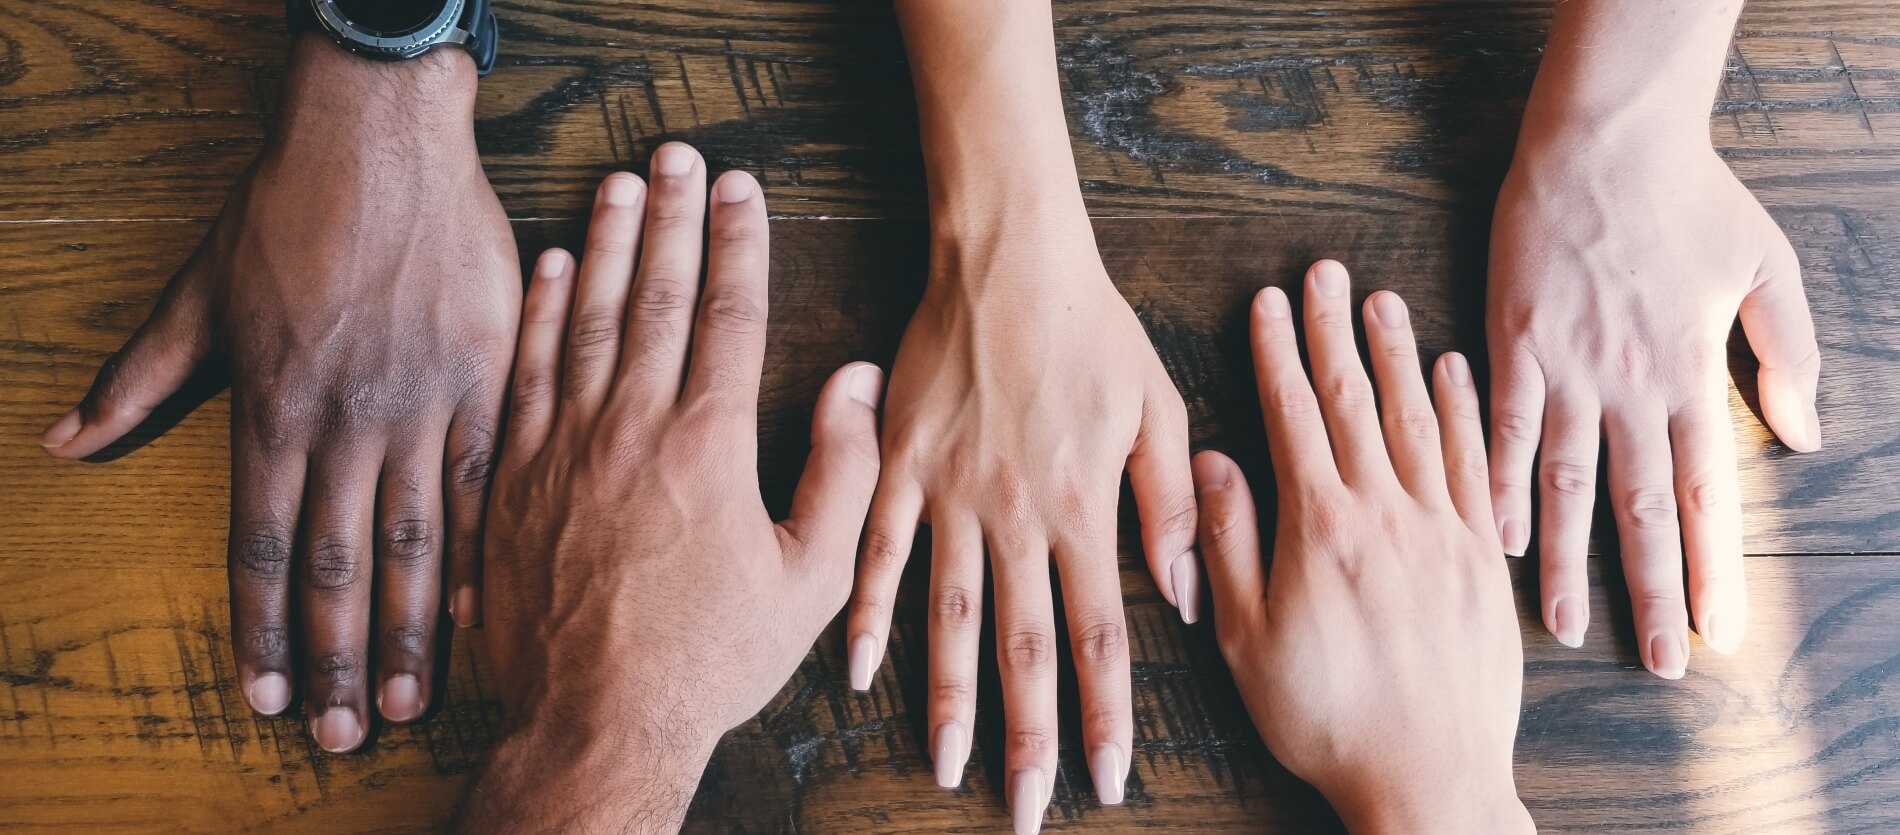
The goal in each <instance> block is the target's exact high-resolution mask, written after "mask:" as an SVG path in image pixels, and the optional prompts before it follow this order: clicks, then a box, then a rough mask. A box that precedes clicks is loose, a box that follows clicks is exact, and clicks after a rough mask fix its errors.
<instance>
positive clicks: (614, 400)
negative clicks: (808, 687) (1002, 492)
mask: <svg viewBox="0 0 1900 835" xmlns="http://www.w3.org/2000/svg"><path fill="white" fill-rule="evenodd" d="M651 176H652V185H651V189H650V193H649V190H648V189H647V188H645V187H643V186H642V183H641V181H640V180H639V178H637V177H635V176H633V175H631V174H615V175H613V176H611V177H609V178H607V180H606V181H605V182H604V183H603V184H602V186H601V189H600V193H599V198H598V199H597V201H596V203H595V210H594V218H593V222H592V225H591V227H590V229H589V231H588V237H587V249H586V251H585V253H584V255H583V257H582V259H581V263H580V264H579V266H578V271H577V269H576V265H575V263H574V259H572V258H571V257H569V256H568V255H567V254H566V253H564V252H561V251H559V250H550V251H548V252H547V253H544V254H543V255H542V257H541V259H540V261H539V263H538V265H537V267H536V270H535V276H534V281H533V284H532V286H531V287H530V288H529V291H528V297H527V302H526V305H525V312H524V316H523V325H522V334H521V344H520V348H519V358H518V359H517V361H516V365H515V376H514V391H513V395H512V400H511V402H510V408H511V414H510V418H509V426H508V435H507V441H506V443H505V445H504V448H503V450H502V454H501V458H500V463H499V466H498V468H497V470H496V475H495V483H494V495H493V499H492V501H491V502H490V507H489V524H488V548H487V558H488V562H487V571H486V577H487V581H486V583H485V586H484V588H485V590H486V600H485V601H484V608H485V611H486V612H487V617H486V620H487V625H488V629H487V631H488V636H489V644H488V647H489V651H490V654H491V656H492V657H493V660H494V665H495V672H496V676H497V678H498V679H499V680H500V681H501V682H502V686H501V697H502V702H503V707H504V709H505V710H506V711H507V714H508V723H509V728H510V731H509V735H508V738H507V739H506V740H505V741H504V742H503V743H502V745H501V746H500V747H499V748H498V750H497V753H496V755H495V765H494V766H493V767H491V769H490V772H489V775H488V776H486V777H484V782H483V786H484V787H485V788H486V789H488V790H489V795H488V797H487V799H484V800H482V801H481V802H480V803H478V804H476V805H477V808H476V810H475V811H474V812H473V813H471V820H472V821H473V822H474V823H471V824H470V826H471V828H476V829H493V830H505V829H508V828H510V827H511V826H516V825H522V824H523V823H524V822H526V823H528V824H531V825H532V828H535V829H561V828H566V827H568V826H572V827H574V828H579V829H585V828H586V826H587V823H588V822H590V821H599V820H614V821H615V822H616V824H615V827H614V828H615V829H620V828H623V827H624V826H626V821H628V820H631V821H633V822H634V824H635V825H634V828H635V829H640V830H643V831H644V830H646V829H650V828H652V829H666V828H667V827H669V826H672V827H676V826H677V825H678V817H679V815H682V814H684V811H685V808H686V801H687V800H690V798H691V796H692V790H693V787H694V786H695V785H696V784H697V782H698V778H699V772H700V769H701V768H702V767H703V766H704V764H705V762H706V758H707V757H709V756H710V755H711V752H712V748H713V745H714V743H716V742H717V741H718V739H719V737H720V735H722V734H723V733H724V732H725V731H727V730H728V729H730V728H731V727H733V726H734V725H736V724H738V723H739V722H741V721H744V720H745V719H746V718H748V717H750V716H752V715H753V714H754V713H756V712H758V710H759V709H760V708H761V707H763V706H764V705H765V703H766V702H767V701H768V700H769V699H771V697H772V696H773V695H774V694H776V693H777V692H778V691H779V689H780V688H781V687H783V686H784V684H785V681H786V679H788V678H789V677H790V676H791V675H792V673H793V672H794V671H795V670H796V669H797V667H798V664H799V662H800V661H801V660H802V659H803V658H804V657H805V655H806V653H807V652H808V651H809V649H810V647H811V644H812V641H813V640H815V639H816V638H817V636H818V633H819V632H820V631H821V630H822V629H823V628H824V626H825V624H826V623H827V622H829V621H830V619H831V618H832V616H833V615H835V614H836V613H837V611H838V610H839V608H840V607H842V606H843V604H844V601H845V598H846V596H847V594H848V593H849V589H850V584H851V565H852V556H853V553H854V550H855V548H856V545H857V541H858V532H859V530H860V527H861V526H862V525H863V522H864V515H865V510H866V508H867V507H868V505H869V503H870V498H871V492H872V490H873V489H874V487H875V485H876V482H877V460H878V459H877V419H876V403H877V401H878V397H879V395H880V392H881V389H882V385H883V380H882V374H881V373H880V372H879V371H878V369H877V368H876V367H875V366H871V365H867V364H861V363H860V364H853V365H850V366H846V367H845V368H843V369H841V370H840V371H839V372H838V373H837V374H835V375H833V377H832V379H831V381H830V383H829V384H828V385H826V387H825V389H824V391H823V393H822V394H821V395H820V396H819V402H818V408H817V412H816V415H815V417H814V418H813V428H812V453H811V459H810V462H809V464H808V466H807V468H806V472H805V477H804V479H803V480H802V482H801V483H800V485H799V488H798V491H797V493H796V495H795V496H794V498H793V503H792V511H791V518H790V519H788V520H787V521H785V522H783V523H781V524H777V525H775V524H773V523H772V519H771V518H770V517H769V516H768V515H767V513H766V510H765V507H764V504H763V502H762V500H761V499H760V496H759V483H758V470H757V461H758V455H757V445H758V441H757V435H758V427H757V415H758V392H759V376H760V372H761V367H762V365H763V363H764V358H765V337H766V328H765V323H766V273H767V265H768V260H767V227H766V214H765V201H764V198H763V196H762V195H761V194H760V192H759V188H758V185H757V183H755V182H754V181H753V179H752V178H751V177H749V176H747V175H746V174H745V173H743V172H727V173H726V174H725V175H724V176H722V177H720V179H719V181H718V182H717V183H716V184H715V185H714V186H713V189H712V193H711V200H710V203H711V208H710V223H709V228H710V233H708V232H707V231H706V230H707V229H708V222H707V219H708V208H707V204H708V197H707V189H706V166H705V163H704V162H703V160H701V159H700V157H699V154H697V153H696V152H694V151H693V149H691V148H689V147H687V146H685V145H681V144H678V143H669V144H667V145H664V146H662V147H661V148H660V149H659V150H658V151H657V152H656V154H655V155H654V162H653V167H652V175H651ZM702 236H704V237H705V238H709V239H710V241H711V249H710V252H708V253H706V254H705V256H704V257H703V259H702V254H701V252H702V245H701V241H702ZM636 251H637V252H639V253H640V258H639V263H638V268H637V273H636V265H635V259H634V253H635V252H636ZM702 260H703V263H704V266H705V275H706V279H705V288H704V291H703V293H702V292H701V290H700V287H699V275H700V270H701V264H702ZM577 272H578V276H577ZM695 307H697V311H698V312H697V316H695V313H694V310H695ZM689 353H690V361H689V359H688V357H689ZM478 794H479V792H478ZM630 805H631V806H632V807H634V808H633V809H631V812H633V813H634V814H629V811H630V810H629V808H628V807H629V806H630ZM538 815H548V816H552V817H545V818H542V817H537V816H538ZM554 821H563V822H564V823H563V824H562V825H556V824H555V823H554Z"/></svg>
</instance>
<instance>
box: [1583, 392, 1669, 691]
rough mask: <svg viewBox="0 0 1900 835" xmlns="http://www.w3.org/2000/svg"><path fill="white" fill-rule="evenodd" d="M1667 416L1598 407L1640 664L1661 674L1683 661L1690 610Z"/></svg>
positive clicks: (1642, 409) (1655, 410)
mask: <svg viewBox="0 0 1900 835" xmlns="http://www.w3.org/2000/svg"><path fill="white" fill-rule="evenodd" d="M1666 421H1667V415H1666V414H1665V413H1664V410H1663V408H1662V407H1661V406H1660V405H1656V406H1654V407H1653V408H1646V407H1644V406H1634V407H1632V406H1627V405H1626V406H1623V407H1621V408H1616V409H1608V410H1605V412H1604V421H1603V424H1604V436H1605V438H1606V439H1607V440H1608V441H1609V453H1610V503H1611V505H1612V507H1613V509H1614V510H1615V513H1616V533H1617V540H1618V541H1619V542H1620V543H1621V545H1622V552H1623V576H1624V579H1626V580H1627V581H1628V582H1629V589H1630V603H1631V606H1632V608H1634V609H1635V615H1636V634H1637V636H1638V640H1639V642H1640V643H1639V644H1638V648H1639V650H1640V652H1641V654H1642V657H1643V664H1644V665H1645V666H1647V667H1649V669H1650V671H1651V672H1653V673H1655V674H1656V675H1659V676H1662V677H1663V678H1672V679H1673V678H1681V677H1682V675H1683V673H1684V672H1686V671H1687V670H1688V667H1689V614H1688V607H1687V605H1686V604H1685V603H1684V600H1683V590H1682V537H1681V534H1680V532H1679V529H1678V527H1677V524H1676V490H1675V478H1674V472H1673V470H1672V466H1671V464H1670V460H1671V457H1670V449H1669V435H1668V432H1667V429H1666V427H1667V422H1666Z"/></svg>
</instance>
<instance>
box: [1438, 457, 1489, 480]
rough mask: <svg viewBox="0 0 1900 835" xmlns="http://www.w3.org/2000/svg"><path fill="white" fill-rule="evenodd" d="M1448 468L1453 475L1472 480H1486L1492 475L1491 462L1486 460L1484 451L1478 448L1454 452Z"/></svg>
mask: <svg viewBox="0 0 1900 835" xmlns="http://www.w3.org/2000/svg"><path fill="white" fill-rule="evenodd" d="M1446 469H1447V470H1449V471H1450V473H1451V475H1453V476H1455V477H1457V478H1459V479H1465V480H1470V481H1484V480H1485V479H1487V478H1490V476H1491V467H1490V464H1489V462H1487V461H1485V458H1484V451H1483V450H1478V449H1468V450H1461V451H1459V452H1456V453H1453V454H1452V456H1451V460H1450V463H1449V465H1448V466H1447V467H1446Z"/></svg>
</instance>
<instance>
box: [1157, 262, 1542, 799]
mask: <svg viewBox="0 0 1900 835" xmlns="http://www.w3.org/2000/svg"><path fill="white" fill-rule="evenodd" d="M1349 298H1350V293H1349V292H1348V278H1347V275H1346V270H1345V268H1344V267H1341V266H1340V265H1339V264H1338V263H1335V262H1332V261H1322V262H1320V263H1318V264H1315V265H1314V266H1313V268H1312V269H1311V270H1310V271H1308V273H1307V278H1306V293H1305V299H1306V304H1305V317H1306V346H1307V352H1308V354H1309V355H1310V357H1311V360H1312V383H1311V384H1309V383H1308V381H1307V375H1306V373H1305V372H1304V371H1303V370H1302V368H1301V365H1300V352H1299V346H1298V345H1297V344H1296V343H1295V334H1294V327H1293V317H1292V314H1291V311H1290V307H1289V305H1288V303H1287V298H1286V295H1285V294H1284V293H1282V292H1280V290H1279V289H1278V288H1269V289H1267V290H1265V291H1263V292H1261V293H1260V294H1259V296H1258V297H1256V299H1255V302H1254V307H1253V352H1254V369H1255V374H1256V375H1257V376H1258V379H1259V384H1260V405H1261V410H1262V411H1263V412H1264V413H1265V415H1266V421H1267V439H1268V444H1269V447H1270V449H1271V453H1272V458H1273V471H1274V479H1275V482H1276V486H1277V487H1278V493H1279V513H1278V520H1279V523H1278V529H1277V531H1276V532H1275V536H1274V543H1273V560H1272V567H1271V571H1270V572H1269V571H1268V569H1267V567H1266V566H1265V565H1263V563H1262V560H1261V552H1260V535H1259V530H1258V523H1257V522H1256V512H1255V507H1254V502H1253V498H1252V495H1251V493H1250V492H1249V490H1248V487H1247V483H1246V480H1245V478H1244V477H1243V476H1242V475H1241V473H1240V470H1239V468H1238V467H1236V466H1234V463H1233V462H1232V461H1230V460H1228V459H1227V458H1226V457H1225V456H1222V455H1220V454H1219V453H1215V452H1205V453H1202V454H1201V455H1200V456H1199V457H1198V458H1196V460H1195V484H1196V488H1197V490H1198V492H1199V494H1200V507H1201V526H1202V527H1201V545H1202V548H1203V550H1204V553H1205V554H1206V556H1207V569H1208V578H1209V581H1210V583H1211V585H1212V587H1213V592H1214V625H1215V629H1216V631H1217V633H1218V634H1219V636H1220V645H1221V652H1222V654H1223V655H1225V656H1226V658H1227V663H1228V664H1229V665H1230V666H1231V667H1232V668H1233V672H1234V681H1235V683H1237V684H1238V685H1239V686H1240V692H1241V696H1242V698H1243V699H1244V700H1245V701H1246V704H1247V711H1248V713H1249V714H1250V715H1251V716H1252V717H1253V721H1254V724H1255V726H1257V727H1258V728H1259V729H1260V735H1261V737H1262V738H1263V739H1264V740H1265V741H1266V743H1267V747H1268V748H1269V749H1271V750H1272V751H1273V754H1274V756H1275V757H1278V758H1279V760H1280V762H1281V763H1282V764H1284V765H1285V766H1286V767H1287V768H1288V769H1290V770H1291V771H1292V772H1293V773H1294V774H1297V775H1299V776H1300V777H1301V778H1302V779H1305V780H1307V781H1308V782H1311V783H1312V784H1313V785H1314V786H1315V787H1316V788H1318V789H1319V790H1320V791H1321V792H1322V793H1324V794H1325V795H1326V797H1327V799H1328V800H1330V801H1331V802H1332V803H1333V805H1334V807H1335V808H1336V809H1338V810H1339V813H1340V815H1341V817H1343V818H1344V819H1345V821H1346V823H1347V825H1348V827H1349V828H1351V829H1352V830H1353V831H1355V832H1506V831H1529V830H1530V828H1531V827H1530V819H1529V816H1528V815H1527V814H1526V813H1525V812H1524V808H1523V806H1522V804H1520V803H1519V802H1518V801H1517V796H1516V791H1515V789H1514V788H1513V787H1512V778H1511V745H1512V741H1513V738H1514V737H1515V736H1516V732H1517V715H1518V701H1519V698H1520V696H1521V693H1522V690H1523V649H1522V647H1521V646H1520V645H1519V643H1518V630H1517V617H1516V612H1515V611H1514V609H1513V607H1512V603H1511V583H1510V578H1509V576H1508V575H1507V574H1506V572H1505V569H1504V564H1503V563H1502V562H1501V561H1500V559H1499V557H1498V555H1497V550H1498V546H1497V538H1496V534H1495V533H1494V529H1493V527H1492V521H1491V506H1490V500H1489V497H1488V495H1487V493H1486V480H1485V463H1484V462H1485V457H1484V439H1483V428H1482V426H1481V425H1480V423H1479V420H1478V395H1477V390H1476V388H1475V387H1474V386H1473V385H1472V381H1471V370H1470V367H1469V366H1468V365H1467V364H1466V362H1465V359H1464V357H1462V356H1459V355H1457V354H1447V355H1445V356H1444V357H1442V358H1441V359H1440V360H1439V362H1438V366H1437V369H1436V371H1435V372H1434V379H1433V387H1434V389H1435V390H1436V396H1435V397H1434V396H1433V395H1432V394H1428V393H1427V392H1426V388H1425V384H1424V380H1422V379H1420V376H1419V362H1418V355H1417V352H1416V348H1415V347H1414V344H1413V339H1412V329H1411V325H1410V317H1409V316H1408V315H1407V313H1406V309H1405V303H1404V302H1402V301H1400V300H1399V297H1398V296H1395V295H1393V294H1391V293H1385V292H1381V293H1375V294H1374V295H1373V296H1372V297H1371V298H1369V299H1368V300H1367V302H1366V317H1365V318H1366V332H1367V333H1366V342H1367V344H1368V346H1369V348H1370V350H1371V355H1372V359H1373V371H1374V376H1375V377H1376V378H1377V381H1378V389H1377V398H1376V402H1377V404H1378V405H1377V406H1376V407H1375V405H1374V403H1375V397H1374V389H1373V386H1372V384H1371V383H1370V382H1369V381H1368V380H1367V377H1366V372H1365V368H1364V367H1363V366H1362V365H1361V364H1360V361H1359V352H1358V348H1357V346H1356V345H1355V344H1354V341H1353V329H1352V309H1351V304H1350V301H1349ZM1315 391H1317V392H1318V395H1317V396H1315ZM1434 412H1436V414H1434Z"/></svg>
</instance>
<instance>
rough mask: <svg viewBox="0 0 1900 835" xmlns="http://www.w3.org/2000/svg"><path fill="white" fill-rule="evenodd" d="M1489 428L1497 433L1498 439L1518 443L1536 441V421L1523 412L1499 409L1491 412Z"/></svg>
mask: <svg viewBox="0 0 1900 835" xmlns="http://www.w3.org/2000/svg"><path fill="white" fill-rule="evenodd" d="M1491 429H1492V431H1494V432H1496V433H1497V436H1498V439H1499V440H1503V441H1514V442H1516V443H1520V444H1529V443H1535V442H1536V441H1537V432H1538V425H1537V421H1536V420H1534V419H1532V418H1531V416H1530V415H1528V414H1525V413H1523V412H1519V411H1515V410H1509V409H1500V410H1498V411H1496V412H1494V413H1492V415H1491Z"/></svg>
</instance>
